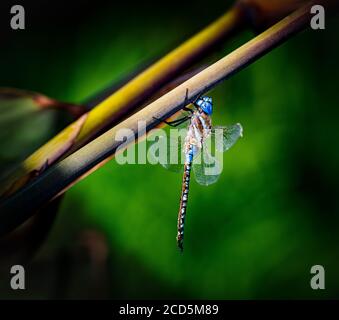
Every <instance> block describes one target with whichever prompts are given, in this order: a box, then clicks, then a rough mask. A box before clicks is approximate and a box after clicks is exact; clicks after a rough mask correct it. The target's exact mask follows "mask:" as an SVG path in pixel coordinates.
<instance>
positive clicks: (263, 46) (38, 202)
mask: <svg viewBox="0 0 339 320" xmlns="http://www.w3.org/2000/svg"><path fill="white" fill-rule="evenodd" d="M315 2H316V3H326V1H325V0H323V1H321V0H318V1H311V2H310V3H308V4H307V5H306V6H304V7H302V8H301V9H299V10H297V11H295V12H294V13H293V14H291V15H290V16H288V17H286V18H285V19H283V20H282V21H280V22H279V23H277V24H276V25H274V26H273V27H271V28H270V29H268V30H267V31H265V32H263V33H262V34H260V35H259V36H257V37H256V38H254V39H252V40H251V41H249V42H248V43H246V44H245V45H243V46H242V47H240V48H238V49H237V50H235V51H233V52H232V53H231V54H229V55H227V56H226V57H224V58H222V59H221V60H219V61H217V62H216V63H214V64H213V65H211V66H210V67H208V68H206V69H204V70H203V71H201V72H200V73H198V74H197V75H195V76H193V77H192V78H191V79H189V80H187V81H186V82H184V83H183V84H181V85H180V86H178V87H176V88H175V89H173V90H172V91H170V92H169V93H167V94H165V95H164V96H162V97H161V98H159V99H158V100H156V101H154V102H153V103H151V104H149V105H148V106H146V107H145V108H143V109H142V110H141V111H139V112H137V113H135V114H134V115H132V116H131V117H130V118H128V119H126V120H125V121H123V122H121V123H120V124H119V125H117V126H115V127H114V128H112V129H110V130H109V131H107V132H105V133H104V134H102V135H101V136H99V137H98V138H96V139H95V140H93V141H92V142H90V143H88V144H87V145H85V146H84V147H82V148H81V149H79V150H77V151H76V152H74V153H73V154H71V155H69V156H68V157H67V158H65V159H63V160H62V161H60V162H59V163H57V164H56V165H54V166H53V167H51V168H50V169H49V170H48V171H46V172H45V173H42V174H41V175H40V176H38V177H37V178H36V179H35V180H33V181H32V182H31V183H29V184H28V185H26V186H25V187H24V188H22V189H21V190H19V191H18V192H17V193H16V194H14V195H13V196H11V197H10V198H8V199H7V200H5V201H4V202H3V203H2V204H0V221H1V225H0V235H1V234H4V233H5V232H8V231H10V230H11V229H13V228H14V227H15V226H17V225H19V224H20V223H22V222H23V221H25V220H26V219H27V218H28V217H29V216H30V215H31V214H32V213H33V212H34V211H35V210H37V209H38V208H41V207H42V206H43V205H45V204H46V203H47V202H48V201H50V200H51V199H53V198H54V197H56V196H57V195H59V194H61V193H63V192H65V191H66V190H67V189H68V188H70V186H72V185H73V184H74V183H76V182H77V181H78V180H79V179H81V178H84V177H85V176H87V175H88V174H89V173H90V172H92V171H94V170H96V169H97V168H98V167H100V166H102V165H103V164H104V163H105V162H107V161H108V160H109V159H111V158H112V157H113V156H114V153H115V151H116V150H117V148H118V147H119V146H120V145H121V144H122V142H121V141H117V140H115V137H116V133H117V132H118V131H119V130H120V129H126V128H128V129H130V130H132V132H133V134H131V136H130V137H129V138H130V139H131V140H133V139H134V138H135V137H136V135H137V130H138V122H139V121H141V120H142V121H146V123H147V132H148V131H150V130H151V129H153V128H155V127H156V126H157V125H159V120H155V119H154V118H153V117H157V118H168V117H170V116H171V115H173V114H174V113H175V112H177V111H179V110H180V109H181V108H182V107H183V106H184V98H185V95H186V90H188V100H189V101H192V100H194V99H195V98H196V97H197V96H199V95H200V94H201V93H203V92H206V91H208V90H210V89H211V88H213V87H215V86H216V85H217V84H218V83H220V82H221V81H223V80H225V79H227V78H229V77H230V76H231V75H233V74H235V73H236V72H239V71H240V70H242V69H243V68H244V67H246V66H247V65H249V64H250V63H252V62H253V61H255V60H257V59H258V58H260V57H261V56H262V55H264V54H265V53H267V52H268V51H270V50H272V49H273V48H275V47H276V46H278V45H279V44H281V43H283V42H285V41H286V40H287V39H289V38H290V37H291V36H293V35H294V34H295V33H297V32H299V31H300V30H302V29H304V28H306V27H307V26H308V25H309V22H310V18H311V15H310V7H311V6H312V5H313V4H314V3H315ZM13 213H15V214H13Z"/></svg>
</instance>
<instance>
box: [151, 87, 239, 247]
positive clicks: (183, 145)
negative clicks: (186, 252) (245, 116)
mask: <svg viewBox="0 0 339 320" xmlns="http://www.w3.org/2000/svg"><path fill="white" fill-rule="evenodd" d="M186 97H187V92H186ZM186 99H187V98H185V101H186ZM184 105H185V104H184ZM192 106H193V108H190V107H186V106H185V107H184V108H183V111H184V112H185V115H184V116H182V117H181V118H178V119H176V120H174V121H166V120H165V119H158V120H161V121H162V122H164V123H166V124H168V125H169V126H171V127H179V126H182V125H184V127H185V128H186V130H185V133H184V139H183V141H182V142H179V143H178V141H175V142H173V141H171V139H173V138H172V137H171V136H169V135H166V137H163V136H162V137H160V138H165V139H167V140H169V141H168V142H167V147H166V152H167V155H166V157H165V158H163V159H162V160H161V159H160V160H159V158H158V160H159V162H160V164H161V165H162V166H163V167H165V168H166V169H169V170H171V171H175V172H180V171H182V168H183V178H182V189H181V195H180V202H179V213H178V222H177V237H176V240H177V246H178V247H179V249H180V251H181V252H182V251H183V248H184V247H183V244H184V228H185V218H186V210H187V202H188V195H189V185H190V180H191V171H192V168H193V172H194V175H195V180H196V181H197V182H198V183H199V184H201V185H206V186H207V185H210V184H213V183H215V182H217V180H218V178H219V176H220V174H221V164H220V160H219V159H217V157H216V156H214V157H213V156H212V153H211V152H212V150H211V148H212V145H211V141H215V143H214V147H215V149H216V152H219V153H223V152H225V151H227V150H229V149H230V148H231V147H232V146H233V145H234V144H235V143H236V142H237V140H238V139H239V138H240V137H242V135H243V128H242V126H241V124H239V123H237V124H234V125H229V126H214V127H212V119H211V116H212V113H213V102H212V98H211V97H209V96H199V97H198V98H197V99H196V100H195V101H194V102H193V103H192ZM208 142H210V143H208ZM173 148H174V149H175V150H173ZM153 152H155V151H154V150H153ZM173 153H179V154H181V155H182V159H183V161H181V162H183V165H182V163H180V162H179V161H178V162H174V163H171V161H169V160H168V159H169V158H168V157H171V156H172V154H173ZM170 154H171V155H170ZM151 155H152V152H151ZM153 158H156V155H155V154H154V153H153Z"/></svg>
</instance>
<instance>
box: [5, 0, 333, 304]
mask: <svg viewBox="0 0 339 320" xmlns="http://www.w3.org/2000/svg"><path fill="white" fill-rule="evenodd" d="M228 3H230V2H228ZM227 7H228V5H227V2H226V3H225V1H217V0H213V1H209V2H208V4H206V3H205V2H203V1H198V2H195V4H194V5H190V4H184V5H181V4H179V3H176V2H173V3H171V4H167V5H166V6H165V5H164V4H163V3H160V2H159V3H158V4H157V5H154V4H153V5H151V4H150V3H149V4H147V5H141V4H139V5H135V7H133V8H132V7H131V6H129V5H127V4H125V5H124V4H120V6H119V7H117V6H116V5H114V4H111V5H108V4H101V3H100V2H98V3H97V2H95V3H94V2H90V1H87V2H86V1H85V2H84V3H83V4H82V5H81V7H77V5H76V4H75V3H74V4H66V3H63V2H59V3H55V4H53V3H52V4H48V5H47V4H46V3H44V2H43V1H37V2H36V3H35V4H34V5H29V4H27V5H26V12H27V22H26V23H27V29H26V30H25V31H22V32H21V31H16V32H14V31H11V30H9V28H8V26H3V30H4V34H5V41H4V42H3V43H2V44H1V46H2V49H1V52H0V57H1V60H0V64H1V72H0V85H1V86H10V87H16V88H22V89H30V90H34V91H38V92H41V93H44V94H46V95H48V96H50V97H54V98H57V99H60V100H64V101H70V102H76V103H81V102H83V101H86V99H87V98H88V97H90V96H92V95H93V94H95V93H97V92H98V91H100V90H101V89H103V88H104V87H107V86H108V85H109V84H110V83H111V82H112V81H114V80H119V79H121V77H123V76H124V75H126V74H128V73H129V72H130V71H133V70H134V69H135V68H136V67H137V66H140V64H142V63H144V62H145V61H149V60H151V59H153V58H155V57H159V56H161V55H162V54H163V53H165V52H167V51H169V50H170V49H172V48H174V47H175V46H177V45H178V44H180V43H181V42H182V41H183V40H184V39H186V38H188V37H189V36H190V35H192V34H194V33H195V32H197V31H198V30H200V29H201V28H202V27H204V26H205V25H207V24H208V23H209V22H211V21H213V19H215V18H216V17H218V16H219V15H221V14H222V13H223V12H224V11H225V10H226V8H227ZM30 17H31V19H30ZM326 23H327V24H326V30H325V31H311V30H309V31H307V32H305V33H303V34H301V35H298V36H296V37H295V38H293V39H292V40H290V41H288V43H287V44H285V45H283V46H281V47H279V48H277V49H275V50H274V51H272V52H271V53H269V54H267V55H265V56H264V57H263V58H261V59H260V60H259V61H258V62H256V63H254V64H253V65H251V66H250V67H248V68H246V69H245V70H243V71H242V72H240V73H239V74H237V75H236V76H234V77H232V78H231V79H229V80H227V81H226V82H223V83H222V84H220V85H218V87H217V88H216V89H215V90H213V91H211V92H209V95H210V96H212V97H213V99H214V114H213V122H214V124H218V125H222V124H232V123H236V122H240V123H241V124H242V125H243V127H244V138H243V139H241V140H240V141H239V142H238V143H237V144H236V145H235V147H234V148H232V149H231V150H230V151H229V152H227V153H226V154H225V157H224V171H223V173H222V177H221V178H220V180H219V182H218V183H217V184H215V185H212V186H209V187H203V186H200V185H198V184H197V183H196V182H192V185H191V188H190V199H189V204H188V216H187V222H186V233H185V235H186V237H185V251H184V254H180V252H179V251H178V249H177V247H176V241H175V236H176V221H177V210H178V204H179V203H178V202H179V196H180V190H181V177H180V175H176V174H174V173H171V172H168V171H166V170H164V169H163V168H162V167H160V166H152V165H125V166H120V165H118V164H116V163H115V161H114V160H113V161H110V162H109V163H108V164H106V165H105V166H104V167H103V168H101V169H99V170H97V171H96V172H94V173H92V174H91V175H90V176H89V177H88V178H86V179H85V180H83V181H81V182H80V183H78V184H77V185H76V186H74V187H73V188H72V189H71V190H70V191H69V192H67V194H66V197H65V198H64V201H63V203H62V207H61V210H60V212H59V214H58V216H57V219H56V222H55V224H54V226H53V229H52V232H51V234H50V236H49V237H48V239H47V241H46V242H45V243H44V245H43V247H42V249H41V250H40V252H39V253H38V254H37V255H36V257H35V259H34V260H33V261H32V262H31V264H30V265H29V266H27V268H29V269H28V270H29V271H27V272H26V273H27V275H26V276H27V279H28V280H27V281H28V283H27V290H26V291H25V292H24V293H13V292H12V291H11V290H9V289H8V285H7V284H6V283H5V280H6V281H7V279H8V277H9V276H8V274H6V275H3V279H5V280H4V281H0V282H1V285H0V288H1V290H0V295H1V297H2V298H8V297H19V298H87V297H91V298H100V297H104V298H107V297H108V298H146V299H147V298H199V299H202V298H209V299H239V298H241V299H252V298H255V299H263V298H265V299H266V298H339V250H338V249H339V242H338V241H339V233H338V227H339V216H338V197H337V195H338V177H339V174H338V160H339V152H338V103H339V98H338V80H337V79H338V74H339V73H338V71H339V62H338V52H339V46H338V19H337V18H332V19H327V21H326ZM6 28H7V29H6ZM252 36H253V34H252V33H251V32H243V33H242V34H240V35H239V36H237V37H236V38H235V39H233V40H231V41H229V42H227V43H225V44H224V45H223V46H222V47H221V48H219V49H218V50H216V51H215V53H214V54H213V55H211V56H210V57H209V59H208V60H207V61H208V62H213V61H216V60H217V59H218V58H220V57H222V56H224V55H225V54H227V53H228V52H230V51H231V50H232V49H234V48H236V47H237V46H239V45H240V44H242V43H244V42H246V41H247V40H248V39H250V38H251V37H252ZM31 130H39V128H37V127H36V126H35V127H32V128H31ZM89 232H90V234H92V235H94V236H93V238H94V240H93V239H92V240H93V241H92V240H91V241H92V242H93V243H94V244H93V246H92V245H89V246H87V247H86V246H84V245H82V244H81V243H82V242H81V241H83V239H84V238H86V237H87V236H88V233H89ZM86 234H87V236H86ZM79 239H80V240H79ZM81 239H82V240H81ZM86 239H87V238H86ZM91 241H90V242H91ZM79 243H80V244H79ZM84 248H85V249H84ZM86 248H87V249H86ZM88 248H94V253H93V252H91V251H90V249H88ZM100 248H101V249H100ZM100 250H103V251H104V253H103V256H104V258H103V259H101V258H100V257H101V256H100V252H101V251H100ZM105 250H108V251H107V254H106V253H105ZM98 252H99V253H98ZM97 256H99V258H98V257H97ZM93 261H94V262H93ZM317 264H320V265H323V266H324V267H325V271H326V290H317V291H314V290H312V289H311V287H310V279H311V276H312V275H311V274H310V269H311V266H313V265H317ZM0 278H1V275H0Z"/></svg>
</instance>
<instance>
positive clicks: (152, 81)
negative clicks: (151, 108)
mask: <svg viewBox="0 0 339 320" xmlns="http://www.w3.org/2000/svg"><path fill="white" fill-rule="evenodd" d="M246 21H247V16H246V13H245V10H244V6H239V5H235V6H233V7H232V8H231V9H230V10H229V11H227V12H226V13H225V14H224V15H223V16H221V17H220V18H219V19H217V20H216V21H214V22H213V23H212V24H211V25H209V26H208V27H206V28H205V29H203V30H202V31H201V32H199V33H198V34H196V35H195V36H193V37H192V38H191V39H189V40H187V41H186V42H184V43H183V44H182V45H180V46H179V47H178V48H176V49H175V50H173V51H172V52H170V53H169V54H167V55H166V56H165V57H163V58H162V59H160V60H159V61H157V62H156V63H154V64H153V65H151V66H150V67H149V68H147V69H146V70H145V71H143V72H141V73H140V74H139V75H138V76H136V77H135V78H134V79H132V80H131V81H129V82H128V83H127V84H126V85H124V86H123V87H122V88H120V89H119V90H117V91H116V92H114V93H113V94H112V95H110V96H109V97H108V98H106V99H105V100H104V101H102V102H100V103H99V104H98V105H97V106H96V107H95V108H93V109H92V110H91V111H89V112H88V113H86V114H84V115H83V116H82V117H81V118H79V119H78V120H77V121H75V122H73V123H72V124H71V125H69V126H68V127H66V128H65V129H64V130H63V131H61V132H60V133H59V134H58V135H56V136H55V137H54V138H52V139H51V140H50V141H49V142H47V143H46V144H45V145H43V146H42V147H41V148H39V149H38V150H37V151H36V152H34V153H33V154H32V155H31V156H30V157H28V158H27V159H26V160H24V161H23V163H22V164H21V165H20V167H18V169H17V170H16V171H15V172H14V173H13V174H12V175H10V176H9V177H8V179H7V180H6V182H5V183H4V185H2V186H0V195H1V193H2V194H4V195H5V196H8V195H10V194H12V193H13V192H14V191H16V190H18V189H19V188H20V187H22V186H23V185H25V184H26V183H27V182H28V181H30V180H31V179H32V177H35V176H36V175H37V173H38V174H39V173H40V172H41V169H42V168H43V169H44V170H45V169H46V168H47V167H48V166H50V165H51V164H53V163H54V162H56V161H57V160H59V159H60V158H61V157H63V156H65V155H66V154H69V153H71V152H73V151H75V150H77V149H78V148H79V147H81V146H82V145H84V144H86V143H87V142H88V141H90V140H92V139H93V138H94V137H95V136H97V135H98V134H99V133H100V132H102V130H104V129H106V128H107V127H108V126H109V125H112V120H113V119H114V121H117V120H121V119H122V117H123V116H125V115H126V113H129V112H131V111H133V110H135V108H137V107H138V106H140V105H141V104H142V103H144V102H145V101H146V100H147V99H149V98H150V97H151V96H152V95H153V94H154V93H156V92H157V91H158V90H159V89H161V88H162V87H163V85H165V84H166V83H168V82H169V81H171V80H173V79H174V78H175V77H176V76H177V75H179V74H180V73H181V72H182V71H184V70H185V69H187V68H188V67H190V66H192V65H193V64H194V63H195V62H197V61H198V60H199V59H201V58H202V57H204V56H205V55H206V54H207V53H208V52H209V51H210V50H211V48H213V47H215V46H216V45H217V44H219V43H221V41H222V40H224V39H225V38H227V37H228V36H230V35H231V34H233V33H234V32H235V31H236V30H239V29H242V28H243V27H244V26H245V25H246Z"/></svg>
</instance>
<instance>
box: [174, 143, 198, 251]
mask: <svg viewBox="0 0 339 320" xmlns="http://www.w3.org/2000/svg"><path fill="white" fill-rule="evenodd" d="M193 149H194V148H193V146H190V148H189V151H188V154H187V155H186V161H185V165H184V175H183V179H182V190H181V198H180V206H179V214H178V234H177V244H178V247H179V249H180V250H181V252H182V251H183V250H184V228H185V218H186V208H187V200H188V192H189V183H190V179H191V169H192V161H193V155H194V150H193Z"/></svg>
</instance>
